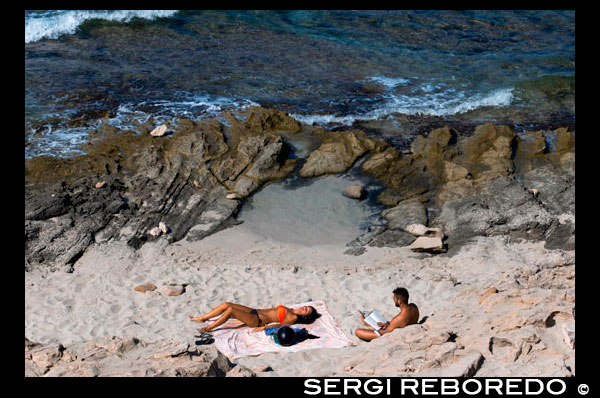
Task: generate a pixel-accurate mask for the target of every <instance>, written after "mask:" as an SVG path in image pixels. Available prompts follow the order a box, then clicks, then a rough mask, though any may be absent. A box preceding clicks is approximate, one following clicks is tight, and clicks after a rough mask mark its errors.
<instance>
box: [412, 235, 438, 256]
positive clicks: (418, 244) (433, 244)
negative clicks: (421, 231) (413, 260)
mask: <svg viewBox="0 0 600 398" xmlns="http://www.w3.org/2000/svg"><path fill="white" fill-rule="evenodd" d="M407 247H408V248H409V249H410V250H412V251H414V252H428V253H443V252H444V251H446V250H445V248H444V243H443V242H442V239H440V238H429V237H426V236H421V237H418V238H417V239H416V240H415V241H414V242H413V243H412V244H411V245H410V246H407Z"/></svg>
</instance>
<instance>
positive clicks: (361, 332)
mask: <svg viewBox="0 0 600 398" xmlns="http://www.w3.org/2000/svg"><path fill="white" fill-rule="evenodd" d="M393 293H394V296H393V300H394V304H395V305H396V307H400V313H399V314H398V315H396V316H395V317H394V318H392V320H391V321H389V322H386V323H381V322H378V325H379V327H381V329H379V330H374V329H373V328H372V327H371V326H370V325H369V324H368V323H367V322H366V321H365V317H364V316H363V314H361V313H360V312H359V317H360V320H361V321H362V322H363V323H364V324H365V325H367V326H368V327H369V329H356V331H355V332H354V334H355V335H356V337H358V338H360V339H362V340H364V341H371V340H373V339H376V338H377V337H381V335H383V334H386V333H390V332H391V331H393V330H394V329H399V328H403V327H405V326H408V325H413V324H415V323H417V322H418V321H419V309H418V308H417V306H416V305H415V304H414V303H410V304H409V303H408V290H406V289H405V288H403V287H399V288H396V289H395V290H394V292H393Z"/></svg>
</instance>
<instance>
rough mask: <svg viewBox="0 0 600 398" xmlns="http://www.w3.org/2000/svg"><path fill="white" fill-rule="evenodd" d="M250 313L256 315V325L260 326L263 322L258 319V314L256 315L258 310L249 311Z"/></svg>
mask: <svg viewBox="0 0 600 398" xmlns="http://www.w3.org/2000/svg"><path fill="white" fill-rule="evenodd" d="M250 313H251V314H254V315H256V319H258V326H262V324H263V323H262V321H261V320H260V316H258V311H256V310H252V311H250Z"/></svg>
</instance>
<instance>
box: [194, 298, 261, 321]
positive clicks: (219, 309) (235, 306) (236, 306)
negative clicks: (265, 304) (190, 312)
mask: <svg viewBox="0 0 600 398" xmlns="http://www.w3.org/2000/svg"><path fill="white" fill-rule="evenodd" d="M227 308H233V309H236V310H238V311H244V312H248V313H249V312H250V311H252V308H250V307H246V306H244V305H240V304H234V303H228V302H224V303H221V305H219V306H218V307H217V308H215V309H214V310H212V311H210V312H207V313H206V314H204V315H201V316H197V317H192V316H190V317H189V318H190V321H194V322H206V321H207V320H209V319H211V318H214V317H216V316H217V315H220V314H222V313H223V312H225V310H227Z"/></svg>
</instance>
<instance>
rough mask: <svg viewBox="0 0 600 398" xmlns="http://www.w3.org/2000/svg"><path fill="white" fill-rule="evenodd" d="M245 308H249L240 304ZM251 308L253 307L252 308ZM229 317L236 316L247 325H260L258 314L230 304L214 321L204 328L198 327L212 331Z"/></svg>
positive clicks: (204, 330)
mask: <svg viewBox="0 0 600 398" xmlns="http://www.w3.org/2000/svg"><path fill="white" fill-rule="evenodd" d="M240 307H243V308H248V307H244V306H240ZM250 310H251V309H250ZM229 318H235V319H237V320H240V321H242V322H243V323H244V324H246V325H247V326H251V327H256V326H258V318H257V316H256V315H254V314H251V313H250V311H244V310H243V309H240V308H237V306H228V307H227V309H226V310H225V311H224V312H223V315H221V317H220V318H219V319H217V320H216V321H214V322H213V323H211V324H210V325H208V326H205V327H203V328H200V329H198V331H199V332H210V331H211V330H213V329H214V328H216V327H217V326H221V325H222V324H224V323H225V322H227V320H228V319H229Z"/></svg>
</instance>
